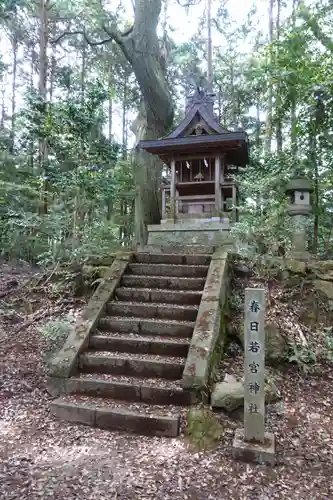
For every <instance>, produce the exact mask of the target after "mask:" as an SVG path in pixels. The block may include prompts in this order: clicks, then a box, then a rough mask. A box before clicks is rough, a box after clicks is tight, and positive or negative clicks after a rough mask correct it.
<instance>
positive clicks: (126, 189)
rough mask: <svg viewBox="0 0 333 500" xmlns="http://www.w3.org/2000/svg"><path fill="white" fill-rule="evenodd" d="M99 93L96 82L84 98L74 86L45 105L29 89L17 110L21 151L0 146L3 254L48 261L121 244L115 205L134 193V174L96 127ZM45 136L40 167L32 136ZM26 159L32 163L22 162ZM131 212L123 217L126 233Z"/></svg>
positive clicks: (99, 121) (82, 255) (101, 251)
mask: <svg viewBox="0 0 333 500" xmlns="http://www.w3.org/2000/svg"><path fill="white" fill-rule="evenodd" d="M104 99H105V94H104V92H103V89H102V87H101V85H100V84H99V83H98V82H97V84H96V86H91V87H90V89H89V90H88V91H87V93H86V95H85V97H84V99H82V98H81V97H80V95H79V94H78V95H77V96H75V95H73V96H71V98H70V99H69V98H64V99H62V100H59V101H57V102H56V103H54V104H50V103H49V104H47V105H45V104H44V103H43V102H42V101H41V100H40V98H39V97H38V95H36V94H30V95H28V96H27V106H26V108H24V109H23V110H22V112H21V113H20V115H19V117H18V123H19V124H20V128H21V130H22V133H20V137H19V140H20V154H18V153H17V154H13V155H11V156H10V155H9V154H8V153H7V152H6V151H5V150H4V149H3V151H2V152H1V150H0V155H1V154H2V157H1V156H0V161H1V159H2V162H3V165H4V167H5V168H3V169H1V171H0V179H1V180H2V181H3V182H2V183H1V184H0V186H1V187H0V224H1V226H2V232H1V236H0V250H1V252H2V254H3V255H5V256H9V257H18V258H23V259H25V260H27V261H32V262H39V263H41V264H44V265H48V264H54V263H56V262H75V261H82V260H85V259H87V258H89V257H94V256H104V255H106V254H107V252H108V250H109V248H110V245H118V246H120V245H121V243H122V242H121V241H119V229H118V228H119V226H121V225H123V224H124V222H123V221H120V220H119V219H118V220H117V216H116V214H115V213H114V211H115V210H117V206H116V204H117V203H119V199H121V198H122V197H126V199H129V200H132V199H133V198H134V190H133V178H132V171H131V165H130V164H129V163H128V162H126V161H124V160H122V161H120V160H119V162H118V154H119V153H118V152H119V147H118V146H117V145H116V144H114V143H111V144H110V143H109V142H108V141H107V140H106V138H105V137H104V135H103V134H102V132H101V128H102V124H103V116H104V115H103V109H102V104H103V102H104ZM44 139H46V141H47V145H48V162H47V164H44V165H43V166H42V168H41V167H40V165H39V164H38V143H39V141H40V140H44ZM32 150H33V152H34V154H33V155H31V151H32ZM24 153H25V154H24ZM28 159H29V160H30V162H31V165H30V166H29V165H27V164H25V165H24V162H27V160H28ZM20 164H21V165H22V167H20ZM45 189H47V191H45ZM45 199H46V203H47V212H46V213H43V214H42V215H41V213H40V206H41V203H43V201H42V200H45ZM131 217H133V214H131V213H129V214H128V220H127V221H126V224H125V225H126V227H128V228H129V229H128V232H127V234H128V237H129V238H130V234H131V233H130V232H131V231H132V222H131V221H132V219H131Z"/></svg>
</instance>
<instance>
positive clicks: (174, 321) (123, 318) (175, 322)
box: [100, 316, 195, 328]
mask: <svg viewBox="0 0 333 500" xmlns="http://www.w3.org/2000/svg"><path fill="white" fill-rule="evenodd" d="M100 321H109V322H112V321H132V322H134V323H137V322H138V321H141V322H149V323H151V324H154V323H157V324H160V323H167V324H168V325H175V326H176V325H185V326H190V327H192V328H194V326H195V321H182V320H180V319H167V318H145V317H136V316H132V317H127V316H103V317H102V318H101V319H100Z"/></svg>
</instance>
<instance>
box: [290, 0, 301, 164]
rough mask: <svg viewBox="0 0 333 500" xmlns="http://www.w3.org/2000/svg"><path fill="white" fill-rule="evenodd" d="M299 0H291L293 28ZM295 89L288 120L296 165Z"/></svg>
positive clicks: (292, 89)
mask: <svg viewBox="0 0 333 500" xmlns="http://www.w3.org/2000/svg"><path fill="white" fill-rule="evenodd" d="M299 2H300V0H293V7H292V28H293V30H294V29H295V27H296V9H297V6H298V4H299ZM296 105H297V101H296V90H295V87H294V86H292V88H291V112H290V122H291V152H292V157H293V160H294V164H295V166H296V160H297V156H298V152H297V149H298V148H297V115H296Z"/></svg>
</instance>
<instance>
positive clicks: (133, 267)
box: [126, 263, 208, 278]
mask: <svg viewBox="0 0 333 500" xmlns="http://www.w3.org/2000/svg"><path fill="white" fill-rule="evenodd" d="M207 272H208V266H207V265H206V266H187V265H172V264H135V263H130V264H128V266H127V269H126V273H128V274H136V275H140V276H168V277H182V278H185V277H188V278H204V277H206V276H207Z"/></svg>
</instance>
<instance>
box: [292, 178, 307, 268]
mask: <svg viewBox="0 0 333 500" xmlns="http://www.w3.org/2000/svg"><path fill="white" fill-rule="evenodd" d="M312 191H313V188H312V186H311V183H310V181H309V180H308V179H306V178H304V177H297V178H295V179H292V180H290V181H289V182H288V184H287V187H286V193H287V194H288V195H289V205H288V214H289V215H290V216H291V217H292V222H293V235H292V250H291V255H290V257H293V258H295V259H300V260H305V259H308V258H309V256H310V254H309V252H308V250H307V235H306V221H307V217H308V216H309V215H310V213H311V211H312V207H311V202H310V193H311V192H312Z"/></svg>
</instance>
